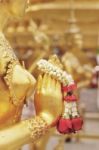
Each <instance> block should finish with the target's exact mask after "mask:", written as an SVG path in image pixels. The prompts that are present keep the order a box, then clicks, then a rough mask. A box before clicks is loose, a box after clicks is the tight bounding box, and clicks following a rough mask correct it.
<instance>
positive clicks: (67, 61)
mask: <svg viewBox="0 0 99 150" xmlns="http://www.w3.org/2000/svg"><path fill="white" fill-rule="evenodd" d="M66 42H67V48H68V51H67V52H66V53H65V54H64V55H63V56H62V62H63V65H64V67H65V70H66V71H67V72H68V73H70V74H72V75H73V77H74V80H75V81H76V82H77V83H78V87H80V88H81V87H83V86H88V85H89V84H90V80H91V78H92V70H93V67H92V64H91V63H89V62H90V61H89V60H88V57H87V56H86V55H85V53H84V52H83V51H82V47H83V41H82V39H81V38H79V37H76V35H72V34H71V33H70V34H68V35H67V36H66ZM83 79H84V80H83Z"/></svg>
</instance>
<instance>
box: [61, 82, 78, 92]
mask: <svg viewBox="0 0 99 150" xmlns="http://www.w3.org/2000/svg"><path fill="white" fill-rule="evenodd" d="M75 89H77V85H76V84H75V83H74V84H71V85H67V86H63V87H62V91H63V92H71V91H73V90H75Z"/></svg>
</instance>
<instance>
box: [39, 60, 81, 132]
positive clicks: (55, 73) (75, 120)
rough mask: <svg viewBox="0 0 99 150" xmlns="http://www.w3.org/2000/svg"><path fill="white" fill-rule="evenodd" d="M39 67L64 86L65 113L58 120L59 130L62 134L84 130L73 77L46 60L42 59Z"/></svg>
mask: <svg viewBox="0 0 99 150" xmlns="http://www.w3.org/2000/svg"><path fill="white" fill-rule="evenodd" d="M37 66H38V69H39V70H40V71H42V72H44V73H48V74H49V75H51V76H52V77H53V78H55V79H57V80H58V81H60V82H61V84H62V93H63V102H64V111H63V114H62V116H61V117H60V119H59V120H58V123H57V130H58V131H59V132H60V133H62V134H66V133H67V134H68V133H75V132H76V131H79V130H80V129H81V128H82V125H83V120H82V118H81V117H80V114H79V112H78V105H77V101H78V99H77V97H76V95H74V93H73V91H75V90H76V89H77V86H76V84H75V83H74V80H73V78H72V76H71V75H69V74H67V73H66V72H65V71H63V70H61V69H60V68H58V67H57V66H54V65H53V64H51V63H50V62H48V61H46V60H44V59H41V60H40V61H39V62H38V63H37Z"/></svg>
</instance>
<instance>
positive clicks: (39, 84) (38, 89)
mask: <svg viewBox="0 0 99 150" xmlns="http://www.w3.org/2000/svg"><path fill="white" fill-rule="evenodd" d="M41 87H42V76H41V75H39V77H38V80H37V84H36V92H38V93H39V92H40V91H41Z"/></svg>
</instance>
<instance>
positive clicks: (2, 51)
mask: <svg viewBox="0 0 99 150" xmlns="http://www.w3.org/2000/svg"><path fill="white" fill-rule="evenodd" d="M25 6H26V0H14V1H13V0H9V1H3V2H2V3H0V128H1V130H0V149H2V150H15V149H18V148H19V147H21V146H22V145H24V144H26V143H29V142H31V137H32V139H33V141H34V140H37V139H36V138H39V137H41V136H42V135H43V134H44V133H45V132H46V128H48V127H50V126H52V125H53V124H54V123H55V121H56V120H57V119H58V117H59V116H60V115H61V113H62V94H61V84H60V83H59V82H58V81H55V80H54V79H52V78H51V77H50V76H48V75H46V74H45V75H44V76H41V75H40V76H39V79H38V81H37V86H36V89H35V103H34V104H35V108H36V113H37V115H38V116H36V117H35V118H32V119H28V120H26V121H20V117H21V112H22V108H23V105H24V98H25V97H27V96H28V95H30V94H31V92H33V90H34V87H35V82H36V81H35V79H34V77H33V76H32V75H31V74H30V73H29V72H27V71H26V70H25V69H24V67H23V66H21V65H20V63H19V61H18V59H17V58H16V56H15V55H14V53H13V50H12V48H11V47H10V46H9V43H8V42H7V40H6V39H5V37H4V35H3V33H2V30H3V28H4V26H5V24H6V23H7V22H8V20H9V19H12V18H13V17H14V18H20V17H22V16H23V14H24V11H25ZM53 91H54V95H53V94H52V93H53ZM57 93H58V94H57ZM52 108H54V110H53V109H52ZM19 121H20V122H19Z"/></svg>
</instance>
